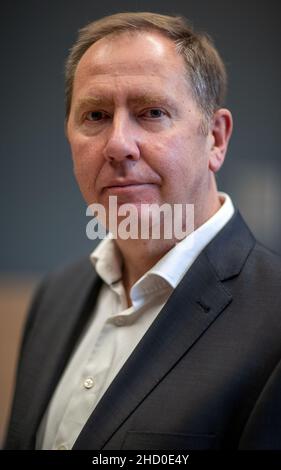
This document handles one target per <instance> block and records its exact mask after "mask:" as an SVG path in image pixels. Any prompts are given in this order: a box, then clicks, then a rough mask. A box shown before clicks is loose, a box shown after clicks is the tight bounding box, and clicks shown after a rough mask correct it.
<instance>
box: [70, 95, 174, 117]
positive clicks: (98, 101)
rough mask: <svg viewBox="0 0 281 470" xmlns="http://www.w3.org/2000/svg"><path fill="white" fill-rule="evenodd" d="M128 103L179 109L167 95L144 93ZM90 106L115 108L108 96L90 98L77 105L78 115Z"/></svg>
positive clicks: (81, 100)
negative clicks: (159, 105)
mask: <svg viewBox="0 0 281 470" xmlns="http://www.w3.org/2000/svg"><path fill="white" fill-rule="evenodd" d="M127 101H128V103H129V104H135V105H139V106H151V105H153V104H155V105H156V104H158V103H159V104H161V105H165V106H168V107H169V108H171V109H174V110H176V109H177V106H176V103H175V102H174V100H173V99H171V98H170V97H168V96H166V95H159V94H148V93H143V94H140V95H134V96H131V97H129V98H128V100H127ZM90 106H94V107H100V106H114V100H113V99H112V98H109V97H106V96H88V97H85V98H81V99H80V100H79V101H78V103H77V105H76V113H79V112H80V111H81V109H83V108H86V107H90Z"/></svg>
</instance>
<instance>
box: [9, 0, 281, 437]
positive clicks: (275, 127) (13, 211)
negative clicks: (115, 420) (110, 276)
mask: <svg viewBox="0 0 281 470" xmlns="http://www.w3.org/2000/svg"><path fill="white" fill-rule="evenodd" d="M130 10H131V11H155V12H159V13H166V14H172V13H176V14H182V15H185V16H186V17H188V18H189V19H190V20H191V21H192V22H193V24H194V25H195V26H196V27H198V28H199V29H201V30H205V31H207V32H209V34H210V35H211V36H212V37H213V39H214V40H215V43H216V45H217V47H218V49H219V51H220V52H221V55H222V57H223V58H224V60H225V62H226V65H227V70H228V74H229V93H228V100H227V106H228V107H229V108H230V109H231V110H232V112H233V116H234V134H233V137H232V141H231V145H230V149H229V152H228V156H227V160H226V162H225V164H224V167H223V169H222V171H221V172H220V174H219V177H218V182H219V187H220V189H221V190H225V191H226V192H228V193H229V194H230V195H231V196H232V198H233V200H234V201H235V203H236V204H237V205H238V206H239V208H240V210H241V212H242V214H243V215H244V217H245V218H246V220H247V222H248V223H249V225H250V227H251V228H252V229H253V231H254V232H255V234H256V235H257V237H258V238H259V239H260V240H261V241H262V242H263V243H265V244H267V245H269V246H271V248H273V249H274V250H275V251H277V252H281V215H280V208H279V206H280V202H281V185H280V176H281V162H280V150H279V147H280V134H281V122H280V101H281V100H280V97H281V87H280V83H281V73H280V72H281V54H280V44H281V41H280V40H281V29H280V6H279V2H277V1H275V0H247V1H245V0H236V1H235V2H234V1H232V0H212V1H210V0H185V1H184V2H183V1H182V0H173V1H170V0H169V1H166V0H160V1H156V0H150V1H125V0H123V1H122V0H119V1H118V2H117V1H113V0H112V1H109V0H103V1H102V2H97V1H95V0H80V1H79V2H78V1H72V0H57V1H45V2H39V1H38V0H26V1H24V2H23V1H20V0H10V1H9V2H6V3H5V6H3V5H2V6H1V28H0V36H1V40H0V47H1V55H0V59H1V73H0V90H1V113H0V119H1V139H0V157H1V178H2V182H1V187H2V197H1V200H0V204H1V232H0V233H1V244H0V261H1V262H0V280H1V284H0V353H1V354H0V356H1V357H0V373H1V376H0V380H1V398H0V400H1V402H0V439H1V438H2V436H3V433H4V428H5V422H6V420H7V415H8V411H9V406H10V397H11V394H12V389H13V382H14V370H15V362H16V357H17V354H18V344H19V338H20V334H21V328H22V324H23V321H24V318H25V314H26V309H27V305H28V304H29V301H30V298H31V295H32V291H33V288H34V286H35V285H36V283H37V282H38V280H40V278H41V277H42V276H43V275H44V274H45V273H46V272H47V271H49V270H51V269H53V268H55V267H56V266H58V265H60V264H62V263H67V262H69V261H71V260H74V259H76V258H77V257H79V256H80V255H82V254H85V253H89V252H90V251H91V250H92V249H93V242H91V241H89V240H87V238H86V234H85V227H86V224H87V222H88V219H87V217H86V215H85V209H86V207H85V204H84V202H83V200H82V197H81V196H80V193H79V190H78V188H77V187H76V184H75V181H74V177H73V175H72V163H71V157H70V152H69V148H68V145H67V142H66V139H65V136H64V92H63V66H64V62H65V59H66V56H67V53H68V49H69V48H70V47H71V45H72V43H73V41H74V40H75V38H76V34H77V30H78V29H79V28H80V27H82V26H84V25H85V24H86V23H88V22H90V21H92V20H95V19H97V18H100V17H101V16H104V15H107V14H112V13H115V12H119V11H130ZM31 401H32V397H31ZM31 406H32V404H31Z"/></svg>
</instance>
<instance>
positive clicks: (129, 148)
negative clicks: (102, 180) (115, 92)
mask: <svg viewBox="0 0 281 470" xmlns="http://www.w3.org/2000/svg"><path fill="white" fill-rule="evenodd" d="M103 155H104V157H105V158H106V159H107V160H108V161H110V162H111V163H121V162H123V161H130V160H131V161H137V160H138V159H139V158H140V150H139V147H138V142H137V136H136V129H135V127H134V125H133V123H132V122H131V120H130V116H127V115H126V113H125V112H119V113H115V115H114V117H113V119H112V124H111V126H110V128H109V129H108V138H107V141H106V144H105V147H104V150H103Z"/></svg>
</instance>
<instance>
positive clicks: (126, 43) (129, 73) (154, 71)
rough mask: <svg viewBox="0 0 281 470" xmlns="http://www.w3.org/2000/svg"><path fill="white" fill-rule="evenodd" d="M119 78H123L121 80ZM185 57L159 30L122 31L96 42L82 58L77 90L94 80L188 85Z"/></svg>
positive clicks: (99, 81) (157, 84)
mask: <svg viewBox="0 0 281 470" xmlns="http://www.w3.org/2000/svg"><path fill="white" fill-rule="evenodd" d="M118 79H119V81H118ZM186 79H187V72H186V68H185V63H184V60H183V57H182V56H180V55H179V54H178V53H177V51H176V47H175V44H174V43H173V41H171V40H170V39H169V38H166V37H165V36H163V35H162V34H160V33H157V32H148V31H145V32H138V33H134V34H131V33H130V34H128V33H122V34H119V35H110V36H106V37H104V38H102V39H100V40H99V41H97V42H96V43H94V44H93V45H92V46H91V47H89V49H87V51H86V52H85V53H84V55H83V56H82V58H81V59H80V61H79V63H78V66H77V69H76V72H75V76H74V89H73V92H74V94H75V92H77V91H79V90H80V89H81V87H82V88H83V87H84V86H85V85H88V84H89V83H90V82H92V83H93V85H95V86H99V85H104V86H105V87H106V86H108V87H110V86H111V87H112V86H113V84H115V86H118V83H119V82H121V81H122V83H126V80H127V82H128V83H130V84H134V83H138V84H139V85H141V84H142V85H144V86H146V85H147V84H150V85H151V86H153V85H156V86H158V87H161V83H162V82H163V85H164V86H165V85H166V84H167V82H174V83H173V85H172V86H174V87H176V86H177V85H176V82H179V81H183V82H184V84H185V86H186V84H187V80H186Z"/></svg>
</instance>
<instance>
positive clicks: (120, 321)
mask: <svg viewBox="0 0 281 470" xmlns="http://www.w3.org/2000/svg"><path fill="white" fill-rule="evenodd" d="M114 323H115V325H116V326H124V325H125V323H126V320H125V318H124V317H116V318H115V320H114Z"/></svg>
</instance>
